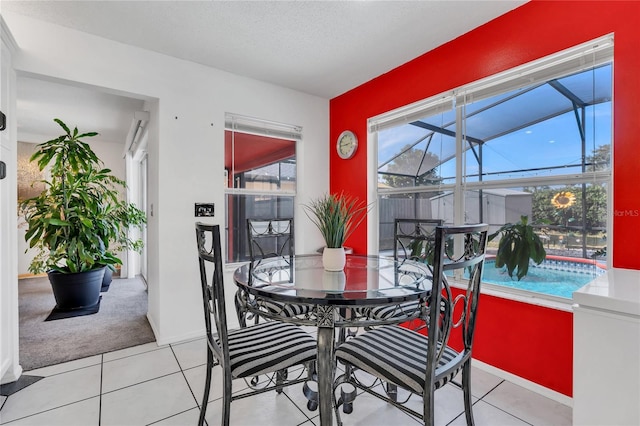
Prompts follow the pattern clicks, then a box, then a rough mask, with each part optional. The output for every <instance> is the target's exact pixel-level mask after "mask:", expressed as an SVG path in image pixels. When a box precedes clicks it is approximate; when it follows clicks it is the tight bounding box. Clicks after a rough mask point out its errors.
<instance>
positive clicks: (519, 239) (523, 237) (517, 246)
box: [489, 216, 547, 281]
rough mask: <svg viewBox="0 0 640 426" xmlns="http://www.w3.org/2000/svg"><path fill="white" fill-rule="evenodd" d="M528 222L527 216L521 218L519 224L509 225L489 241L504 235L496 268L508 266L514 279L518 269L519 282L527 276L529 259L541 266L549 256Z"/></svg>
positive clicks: (490, 237)
mask: <svg viewBox="0 0 640 426" xmlns="http://www.w3.org/2000/svg"><path fill="white" fill-rule="evenodd" d="M527 222H528V217H527V216H520V221H519V222H517V223H507V224H505V225H503V226H502V227H501V228H500V229H498V230H497V231H496V232H495V233H493V234H491V235H490V236H489V240H493V239H494V238H495V237H497V236H498V235H499V234H502V238H500V242H499V243H498V253H497V254H496V268H502V267H503V266H506V267H507V273H508V274H509V276H510V277H512V278H513V273H514V271H515V270H516V268H517V274H516V276H517V277H518V281H520V280H521V279H522V278H523V277H524V276H525V275H527V272H528V271H529V259H531V260H533V261H534V262H535V263H536V264H540V263H541V262H542V261H543V260H544V259H545V257H546V256H547V252H546V250H545V249H544V245H543V244H542V240H540V237H539V236H538V235H537V234H536V233H535V232H533V227H532V226H531V225H529V224H528V223H527Z"/></svg>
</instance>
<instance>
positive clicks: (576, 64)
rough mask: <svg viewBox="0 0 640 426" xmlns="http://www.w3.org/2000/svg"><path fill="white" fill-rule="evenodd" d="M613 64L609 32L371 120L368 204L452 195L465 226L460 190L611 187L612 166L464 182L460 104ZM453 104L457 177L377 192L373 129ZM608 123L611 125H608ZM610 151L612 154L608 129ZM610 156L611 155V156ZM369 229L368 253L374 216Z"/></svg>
mask: <svg viewBox="0 0 640 426" xmlns="http://www.w3.org/2000/svg"><path fill="white" fill-rule="evenodd" d="M607 63H611V64H612V67H613V64H614V58H613V35H612V34H609V35H606V36H603V37H600V38H598V39H595V40H592V41H589V42H587V43H583V44H581V45H578V46H575V47H573V48H570V49H567V50H564V51H562V52H559V53H556V54H553V55H550V56H547V57H544V58H541V59H539V60H537V61H533V62H530V63H527V64H524V65H522V66H518V67H515V68H512V69H510V70H507V71H504V72H501V73H498V74H495V75H492V76H489V77H487V78H484V79H482V80H479V81H476V82H472V83H469V84H467V85H464V86H461V87H458V88H455V89H452V90H448V91H446V92H443V93H440V94H437V95H435V96H432V97H430V98H428V99H424V100H421V101H418V102H415V103H413V104H410V105H406V106H404V107H401V108H398V109H395V110H393V111H389V112H387V113H384V114H380V115H378V116H375V117H372V118H370V119H369V120H368V132H369V133H368V141H369V152H371V153H374V155H372V156H371V157H372V158H371V159H370V160H369V164H368V169H369V172H370V176H371V179H369V181H370V184H369V187H368V194H369V198H370V202H371V201H372V200H378V199H379V197H380V196H384V195H397V194H417V193H423V192H433V191H434V190H437V191H452V192H453V193H454V199H455V201H454V209H455V211H454V223H455V224H457V225H459V224H463V223H464V210H465V206H464V202H463V199H464V192H465V191H473V190H482V189H491V188H508V187H521V186H522V187H523V186H540V185H545V184H548V185H553V184H559V183H560V182H561V183H562V184H567V185H572V184H582V183H587V184H598V183H606V184H607V185H608V187H609V188H611V185H612V184H613V179H612V175H613V163H612V164H611V168H610V169H609V170H605V171H588V172H587V171H585V172H582V173H570V174H564V175H553V176H542V177H523V178H511V179H504V178H503V179H496V180H489V181H478V182H473V181H466V180H465V176H464V173H463V171H464V167H465V164H466V155H467V149H466V144H467V142H466V139H465V137H464V120H463V118H464V107H465V102H474V101H478V100H481V99H486V98H489V97H493V96H497V95H500V94H502V93H505V92H508V91H511V90H515V89H519V88H522V87H527V86H531V85H534V84H536V83H543V82H546V81H549V80H552V79H554V78H558V77H561V76H565V75H568V74H571V73H576V72H579V71H582V70H586V69H591V68H594V67H598V66H600V65H603V64H607ZM449 102H452V103H453V104H454V107H453V108H454V109H455V111H456V177H455V183H453V184H440V185H433V186H419V187H411V188H406V187H405V188H383V189H382V188H378V185H377V182H378V159H377V153H378V131H379V130H382V129H385V128H390V127H395V126H397V125H400V124H404V123H408V122H411V121H415V120H417V119H419V118H422V117H425V116H428V115H430V114H431V113H435V112H438V108H439V107H440V106H441V105H443V104H448V103H449ZM612 125H613V124H612ZM611 150H613V129H612V140H611ZM612 157H613V153H612ZM611 203H612V200H611V191H609V197H608V206H611ZM371 219H372V220H371V221H370V224H369V227H368V235H369V243H368V250H369V252H370V253H378V251H379V241H378V240H379V236H378V232H379V231H378V229H379V226H380V224H379V215H378V214H377V212H376V214H375V215H373V217H371ZM611 221H612V215H611V209H610V208H608V209H607V235H608V236H610V237H609V238H608V239H607V251H608V253H609V254H611V247H612V239H613V238H612V233H611ZM611 258H612V257H611V256H607V267H610V266H611V265H610V259H611Z"/></svg>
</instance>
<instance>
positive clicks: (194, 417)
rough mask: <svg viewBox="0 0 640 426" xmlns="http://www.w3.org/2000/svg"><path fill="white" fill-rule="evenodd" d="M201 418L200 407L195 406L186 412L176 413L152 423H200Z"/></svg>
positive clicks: (157, 425)
mask: <svg viewBox="0 0 640 426" xmlns="http://www.w3.org/2000/svg"><path fill="white" fill-rule="evenodd" d="M199 418H200V409H199V408H193V409H191V410H188V411H185V412H184V413H180V414H176V415H175V416H171V417H169V418H167V419H162V420H160V421H159V422H156V423H152V424H153V426H185V425H195V424H198V419H199Z"/></svg>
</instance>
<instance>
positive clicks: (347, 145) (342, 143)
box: [336, 130, 358, 160]
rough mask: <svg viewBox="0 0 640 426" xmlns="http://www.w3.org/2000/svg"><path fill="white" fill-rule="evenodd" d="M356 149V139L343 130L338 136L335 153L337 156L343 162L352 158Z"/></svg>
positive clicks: (349, 131)
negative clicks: (336, 152)
mask: <svg viewBox="0 0 640 426" xmlns="http://www.w3.org/2000/svg"><path fill="white" fill-rule="evenodd" d="M357 149H358V138H357V137H356V135H355V134H354V133H353V132H352V131H351V130H345V131H344V132H342V133H340V136H338V142H337V143H336V151H338V156H339V157H340V158H342V159H344V160H346V159H349V158H351V157H353V155H354V154H355V153H356V150H357Z"/></svg>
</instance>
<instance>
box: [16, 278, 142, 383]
mask: <svg viewBox="0 0 640 426" xmlns="http://www.w3.org/2000/svg"><path fill="white" fill-rule="evenodd" d="M18 289H19V308H18V309H19V317H20V354H19V357H20V365H22V368H23V369H24V370H25V371H29V370H33V369H35V368H40V367H45V366H49V365H53V364H59V363H61V362H66V361H72V360H74V359H78V358H84V357H87V356H92V355H97V354H101V353H105V352H111V351H115V350H118V349H124V348H128V347H131V346H136V345H141V344H143V343H149V342H153V341H155V337H154V335H153V331H152V330H151V326H150V325H149V322H148V321H147V317H146V313H147V291H146V287H145V285H144V282H143V281H142V279H140V278H133V279H120V278H116V277H114V279H113V281H112V283H111V287H110V288H109V291H108V292H106V293H102V301H101V302H100V311H99V312H98V313H97V314H93V315H86V316H81V317H74V318H66V319H60V320H55V321H46V322H45V319H46V318H47V316H48V315H49V313H51V310H52V309H53V308H54V307H55V304H56V302H55V299H54V297H53V292H52V290H51V285H50V284H49V279H48V278H47V277H37V278H25V279H21V280H19V283H18Z"/></svg>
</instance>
